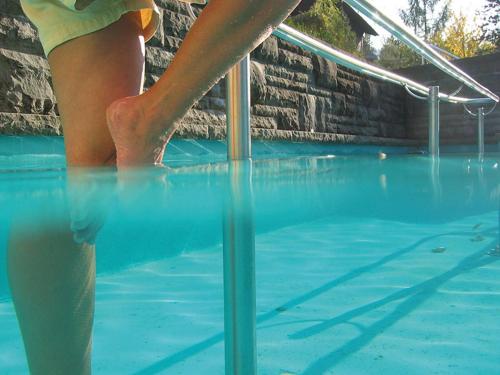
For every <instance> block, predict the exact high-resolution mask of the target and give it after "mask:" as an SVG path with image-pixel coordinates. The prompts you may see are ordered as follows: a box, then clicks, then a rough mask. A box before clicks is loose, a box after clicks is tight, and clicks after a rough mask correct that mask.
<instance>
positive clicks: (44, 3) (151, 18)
mask: <svg viewBox="0 0 500 375" xmlns="http://www.w3.org/2000/svg"><path fill="white" fill-rule="evenodd" d="M181 1H185V2H189V3H198V4H205V0H181ZM75 3H76V7H75ZM21 6H22V8H23V10H24V13H25V14H26V16H28V18H29V19H30V20H31V22H33V23H34V24H35V26H36V27H37V29H38V34H39V37H40V41H41V42H42V46H43V50H44V52H45V55H46V56H48V54H49V53H50V51H52V50H53V49H54V48H55V47H57V46H58V45H60V44H62V43H64V42H66V41H68V40H71V39H74V38H77V37H79V36H82V35H85V34H89V33H92V32H94V31H97V30H101V29H103V28H105V27H106V26H108V25H110V24H112V23H113V22H115V21H117V20H118V19H120V17H121V16H122V15H123V14H125V13H127V12H131V11H140V15H141V17H140V22H141V26H142V29H143V32H144V38H145V40H146V41H147V40H149V39H151V37H152V36H153V35H154V33H155V31H156V29H157V27H158V25H159V21H160V12H159V10H158V8H157V7H156V5H155V3H154V1H153V0H94V1H92V0H79V1H75V0H21ZM82 8H83V9H82ZM78 9H80V10H78Z"/></svg>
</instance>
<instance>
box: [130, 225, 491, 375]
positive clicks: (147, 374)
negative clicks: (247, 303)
mask: <svg viewBox="0 0 500 375" xmlns="http://www.w3.org/2000/svg"><path fill="white" fill-rule="evenodd" d="M492 230H495V228H492V229H488V230H484V231H482V232H481V234H483V235H486V234H487V233H488V232H490V231H492ZM478 233H479V232H447V233H441V234H435V235H432V236H427V237H424V238H422V239H420V240H418V241H416V242H415V243H413V244H411V245H409V246H407V247H404V248H402V249H400V250H397V251H395V252H393V253H391V254H388V255H386V256H384V257H382V258H381V259H379V260H377V261H376V262H373V263H370V264H367V265H364V266H361V267H358V268H356V269H354V270H352V271H349V272H348V273H346V274H344V275H342V276H340V277H337V278H335V279H333V280H331V281H329V282H327V283H325V284H323V285H321V286H319V287H318V288H316V289H313V290H312V291H310V292H307V293H304V294H302V295H300V296H298V297H295V298H293V299H291V300H290V301H288V302H286V303H284V304H282V305H280V306H278V307H276V308H274V309H272V310H270V311H268V312H267V313H263V314H259V315H258V316H257V324H259V323H262V322H265V321H267V320H269V319H272V318H274V317H276V316H278V315H279V314H281V313H283V312H284V311H287V310H289V309H291V308H294V307H296V306H298V305H301V304H303V303H305V302H307V301H309V300H311V299H313V298H315V297H318V296H320V295H322V294H323V293H326V292H328V291H330V290H331V289H333V288H335V287H336V286H338V285H341V284H343V283H346V282H348V281H350V280H353V279H355V278H357V277H359V276H361V275H363V274H365V273H367V272H370V271H373V270H375V269H377V268H378V267H380V266H383V265H385V264H387V263H389V262H391V261H393V260H395V259H397V258H399V257H401V256H403V255H405V254H407V253H409V252H411V251H413V250H415V249H416V248H418V247H419V246H421V245H423V244H424V243H426V242H428V241H431V240H434V239H436V238H439V237H445V236H450V235H457V236H471V235H472V234H478ZM397 293H399V292H397ZM387 298H389V297H387ZM399 298H403V297H399ZM394 299H398V298H394ZM375 303H377V302H375ZM385 303H388V302H385ZM382 304H383V303H382ZM377 306H378V305H377ZM373 308H374V307H372V308H369V307H366V309H365V308H364V307H361V308H359V309H362V310H363V311H368V310H370V309H373ZM356 310H358V309H356ZM334 319H336V318H334ZM344 320H345V319H344ZM327 322H328V321H327ZM322 324H323V323H322ZM334 324H336V323H334ZM261 328H262V327H257V329H261ZM290 337H291V338H299V337H294V336H293V335H292V336H290ZM223 340H224V332H220V333H218V334H215V335H213V336H211V337H209V338H207V339H205V340H202V341H200V342H198V343H196V344H194V345H192V346H190V347H188V348H186V349H183V350H181V351H178V352H176V353H174V354H172V355H169V356H168V357H165V358H164V359H161V360H159V361H157V362H155V363H153V364H151V365H150V366H148V367H146V368H144V369H142V370H139V371H137V372H134V373H133V374H134V375H153V374H158V373H160V372H162V371H165V370H166V369H168V368H170V367H172V366H174V365H176V364H177V363H180V362H182V361H184V360H186V359H187V358H189V357H192V356H195V355H196V354H198V353H200V352H202V351H203V350H205V349H208V348H210V347H211V346H213V345H216V344H218V343H220V342H222V341H223Z"/></svg>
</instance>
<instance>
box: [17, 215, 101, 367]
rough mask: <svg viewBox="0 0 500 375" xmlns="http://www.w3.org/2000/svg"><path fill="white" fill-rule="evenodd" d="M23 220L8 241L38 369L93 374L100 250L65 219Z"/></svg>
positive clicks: (22, 322) (20, 312)
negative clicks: (79, 239)
mask: <svg viewBox="0 0 500 375" xmlns="http://www.w3.org/2000/svg"><path fill="white" fill-rule="evenodd" d="M22 224H27V223H26V222H22V223H17V224H16V225H15V228H14V232H13V233H11V236H10V239H9V245H8V249H9V250H8V256H7V262H8V263H7V264H8V274H9V284H10V287H11V291H12V299H13V301H14V305H15V308H16V314H17V318H18V321H19V326H20V328H21V333H22V336H23V341H24V347H25V349H26V355H27V359H28V364H29V368H30V373H31V374H33V375H37V374H40V375H45V374H54V375H56V374H60V375H66V374H75V375H86V374H90V372H91V371H90V369H91V351H92V350H91V349H92V321H93V316H94V294H95V253H94V246H92V245H86V244H84V245H77V244H75V242H74V241H73V238H72V235H71V232H70V231H69V230H66V229H65V228H64V225H61V223H59V222H57V221H56V222H51V221H49V220H38V221H37V222H35V221H34V220H33V221H32V222H31V223H28V224H29V226H30V235H29V236H27V235H26V226H24V228H25V230H24V231H18V230H17V229H16V228H19V226H20V225H22Z"/></svg>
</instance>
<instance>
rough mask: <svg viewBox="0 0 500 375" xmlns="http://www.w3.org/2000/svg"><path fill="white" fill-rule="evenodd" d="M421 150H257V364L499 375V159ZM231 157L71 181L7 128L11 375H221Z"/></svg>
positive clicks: (2, 231)
mask: <svg viewBox="0 0 500 375" xmlns="http://www.w3.org/2000/svg"><path fill="white" fill-rule="evenodd" d="M417 151H418V150H414V149H406V148H386V149H382V148H379V147H354V146H343V147H340V146H336V147H334V146H318V145H310V144H288V145H286V144H281V143H266V142H256V143H255V144H254V154H255V161H254V163H253V172H252V174H253V185H252V188H253V195H254V215H255V231H256V238H255V241H256V282H257V353H258V354H257V360H258V369H259V374H265V375H267V374H269V375H272V374H277V375H283V374H342V375H344V374H384V375H385V374H402V373H404V374H426V375H427V374H464V375H465V374H467V375H470V374H485V375H489V374H498V373H500V324H498V320H499V317H500V314H499V313H500V278H499V275H500V250H499V248H498V245H499V236H500V234H499V226H500V219H499V202H500V184H499V182H500V180H499V175H498V173H499V161H500V160H499V159H500V155H499V154H498V153H489V154H488V156H487V157H486V158H485V160H484V161H482V162H479V161H478V160H476V158H475V157H474V156H473V154H464V153H460V154H450V155H445V156H443V157H441V158H440V160H439V161H438V162H437V161H433V160H431V159H429V158H427V157H426V156H423V155H422V154H420V153H418V152H417ZM459 151H462V152H463V151H464V150H459ZM224 152H225V146H224V144H223V143H222V142H195V141H179V140H178V141H175V142H174V143H173V144H172V145H171V146H170V149H169V151H168V152H167V155H166V164H167V167H168V168H165V169H160V168H151V169H143V170H135V171H130V172H127V173H120V174H117V173H116V172H114V171H112V170H91V171H74V172H72V173H71V174H70V175H69V176H68V175H67V174H66V171H65V166H64V157H63V155H62V143H61V140H60V139H52V138H8V139H7V137H5V138H0V207H2V209H1V211H0V223H1V226H0V249H1V253H2V254H1V256H0V267H1V269H2V271H0V373H1V374H25V373H27V371H28V365H27V356H26V354H25V349H24V345H25V344H26V347H27V349H28V353H29V356H30V358H31V361H32V362H33V363H36V364H37V365H38V366H42V364H44V365H45V366H51V365H53V364H54V363H56V362H64V361H70V360H71V359H73V360H77V359H79V360H88V358H89V357H91V358H92V372H93V373H95V374H223V372H224V343H223V332H224V324H223V323H224V320H223V319H224V318H223V308H224V306H223V279H222V222H223V216H224V209H223V207H224V202H225V198H226V197H227V186H226V185H227V176H226V175H227V164H226V163H225V161H224V160H225V154H224ZM380 152H384V153H385V154H386V155H387V157H386V158H385V159H384V158H381V157H380V156H379V153H380ZM75 241H76V242H94V241H95V244H96V250H95V252H94V251H93V249H91V248H90V247H88V246H87V247H85V248H83V249H82V248H78V247H77V246H76V245H75ZM7 243H9V244H10V245H9V250H7ZM94 258H95V264H96V272H95V275H94V268H93V264H94ZM8 280H10V281H11V287H10V288H9V286H8ZM94 285H95V295H94ZM13 299H14V300H15V301H16V306H17V309H18V313H19V319H18V318H17V317H16V313H15V309H14V303H13ZM75 306H78V308H76V307H75ZM93 310H95V315H94V316H92V311H93ZM92 318H93V319H92ZM92 321H93V326H92ZM54 322H56V323H54ZM20 325H21V326H22V327H23V332H25V334H24V336H25V337H24V338H25V340H24V343H23V338H22V336H21V333H20V328H19V327H20ZM49 327H50V329H49ZM90 337H92V347H91V348H90V347H89V346H88V343H89V342H90ZM55 343H59V348H58V350H54V349H51V348H50V346H51V345H52V346H54V345H56V344H55ZM54 353H55V354H54ZM51 356H52V357H51ZM40 358H41V359H40ZM47 358H48V359H49V360H47ZM46 362H48V363H46Z"/></svg>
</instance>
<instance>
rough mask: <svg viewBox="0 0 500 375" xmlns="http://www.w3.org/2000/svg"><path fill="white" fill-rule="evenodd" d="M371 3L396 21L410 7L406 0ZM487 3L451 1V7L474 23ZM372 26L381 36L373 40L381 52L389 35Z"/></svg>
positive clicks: (379, 0)
mask: <svg viewBox="0 0 500 375" xmlns="http://www.w3.org/2000/svg"><path fill="white" fill-rule="evenodd" d="M370 2H371V3H372V4H373V5H375V6H376V7H377V8H378V9H380V10H381V11H382V12H384V13H387V14H388V15H390V16H392V17H393V18H396V19H399V9H406V7H407V6H408V3H407V1H406V0H392V1H388V0H370ZM485 3H486V1H485V0H451V7H452V9H453V11H455V12H456V13H459V12H460V11H462V13H464V14H466V15H467V16H468V18H469V22H470V23H472V21H473V18H474V16H475V14H476V11H478V10H480V9H482V8H483V6H484V4H485ZM369 22H370V21H369ZM370 24H371V25H372V26H373V28H374V29H375V30H376V31H377V32H378V33H379V35H380V36H379V37H373V38H372V42H373V45H374V47H375V48H376V49H377V50H379V49H380V48H381V47H382V44H383V43H384V40H385V38H387V37H388V36H389V34H388V33H387V32H386V31H385V30H384V29H382V28H380V27H378V25H376V24H374V23H373V22H370Z"/></svg>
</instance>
